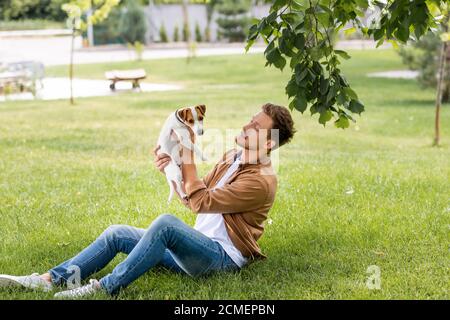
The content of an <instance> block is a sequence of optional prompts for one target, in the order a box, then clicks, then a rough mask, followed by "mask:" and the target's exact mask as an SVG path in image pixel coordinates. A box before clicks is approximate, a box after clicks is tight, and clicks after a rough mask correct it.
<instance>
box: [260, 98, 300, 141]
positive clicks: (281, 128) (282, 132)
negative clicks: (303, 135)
mask: <svg viewBox="0 0 450 320" xmlns="http://www.w3.org/2000/svg"><path fill="white" fill-rule="evenodd" d="M262 110H263V111H264V113H265V114H267V115H268V116H269V117H270V118H271V119H272V121H273V127H272V129H278V141H275V143H276V145H275V146H274V148H273V149H276V148H278V147H280V146H282V145H284V144H286V143H289V142H290V141H291V139H292V137H293V136H294V133H295V132H296V130H295V128H294V121H293V120H292V116H291V112H290V111H289V110H288V109H287V108H286V107H282V106H278V105H276V104H272V103H266V104H264V105H263V106H262ZM269 137H270V131H269Z"/></svg>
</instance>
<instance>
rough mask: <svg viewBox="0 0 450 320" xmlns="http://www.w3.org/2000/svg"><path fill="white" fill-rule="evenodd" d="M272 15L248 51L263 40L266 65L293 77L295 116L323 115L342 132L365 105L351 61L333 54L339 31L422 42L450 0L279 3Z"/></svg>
mask: <svg viewBox="0 0 450 320" xmlns="http://www.w3.org/2000/svg"><path fill="white" fill-rule="evenodd" d="M269 2H270V3H271V7H270V11H269V15H267V16H265V17H263V18H261V19H255V20H254V21H253V22H254V23H253V24H252V26H251V27H250V30H249V34H248V38H247V47H246V49H247V50H248V49H249V48H250V47H251V46H252V45H253V43H254V42H255V41H256V40H257V39H258V38H260V37H261V38H262V39H264V41H265V42H266V44H267V48H266V50H265V51H264V54H265V58H266V60H267V62H266V66H267V65H273V66H275V68H278V69H280V70H283V69H284V68H285V67H286V66H287V67H288V68H290V70H291V72H292V76H291V79H290V80H289V82H288V83H287V85H286V94H287V95H288V96H289V98H290V100H291V101H290V104H289V107H290V109H291V110H298V111H300V112H301V113H303V112H304V111H305V110H307V109H308V108H309V110H310V112H311V114H312V115H313V114H316V113H317V114H319V123H321V124H323V125H325V124H326V123H327V122H328V121H331V120H333V119H334V123H335V125H336V126H337V127H338V128H346V127H348V126H349V124H350V121H355V120H354V118H353V114H361V112H363V111H364V104H363V103H362V102H361V101H360V99H359V98H358V95H357V93H356V92H355V91H354V90H353V89H352V88H351V86H350V84H349V82H348V81H347V80H346V78H345V76H344V75H343V73H342V71H341V70H340V64H341V61H342V59H349V58H350V56H349V55H348V53H347V52H345V51H343V50H336V49H335V48H334V43H333V38H334V37H335V35H336V33H337V32H338V31H339V30H344V32H347V33H350V32H353V31H355V30H360V31H361V32H362V34H363V35H364V36H365V37H367V38H371V39H373V40H375V41H377V46H379V45H381V44H382V43H383V42H384V41H390V42H391V43H393V45H397V43H407V42H408V41H409V40H418V39H419V38H420V37H421V36H422V35H424V34H425V33H427V32H428V31H436V29H437V28H438V26H439V25H440V24H441V23H442V21H444V16H445V15H446V14H448V6H449V0H384V1H379V0H275V1H269Z"/></svg>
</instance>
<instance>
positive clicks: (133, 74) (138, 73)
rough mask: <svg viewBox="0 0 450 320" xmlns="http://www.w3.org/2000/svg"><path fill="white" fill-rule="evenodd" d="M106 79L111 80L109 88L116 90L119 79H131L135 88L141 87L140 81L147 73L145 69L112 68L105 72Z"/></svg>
mask: <svg viewBox="0 0 450 320" xmlns="http://www.w3.org/2000/svg"><path fill="white" fill-rule="evenodd" d="M105 77H106V79H108V80H110V81H111V84H110V85H109V88H110V89H111V90H112V91H114V90H116V83H117V82H119V81H131V83H132V84H133V89H141V86H140V85H139V81H140V80H142V79H145V78H146V77H147V74H146V73H145V70H144V69H135V70H112V71H107V72H105Z"/></svg>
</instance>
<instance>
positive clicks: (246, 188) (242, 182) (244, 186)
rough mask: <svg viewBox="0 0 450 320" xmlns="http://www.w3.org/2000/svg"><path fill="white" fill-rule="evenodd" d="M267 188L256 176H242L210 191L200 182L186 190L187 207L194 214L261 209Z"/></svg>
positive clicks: (197, 181)
mask: <svg viewBox="0 0 450 320" xmlns="http://www.w3.org/2000/svg"><path fill="white" fill-rule="evenodd" d="M268 192H269V186H268V185H267V182H266V181H265V180H264V179H263V178H262V177H258V176H254V175H252V176H242V177H238V178H237V179H236V180H234V181H233V182H231V183H229V184H225V185H224V186H223V187H222V188H217V189H214V190H212V189H210V188H208V187H206V185H205V183H204V182H203V181H202V180H196V181H194V182H193V183H192V184H190V185H189V186H188V187H187V188H186V193H187V195H188V201H189V207H190V208H191V209H192V211H194V212H195V213H221V214H222V213H235V212H244V211H251V210H254V209H257V208H259V207H261V205H262V204H264V202H265V201H266V199H267V196H268Z"/></svg>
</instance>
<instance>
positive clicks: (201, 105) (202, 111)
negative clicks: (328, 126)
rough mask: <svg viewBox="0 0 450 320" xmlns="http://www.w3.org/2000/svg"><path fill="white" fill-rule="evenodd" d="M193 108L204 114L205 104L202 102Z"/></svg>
mask: <svg viewBox="0 0 450 320" xmlns="http://www.w3.org/2000/svg"><path fill="white" fill-rule="evenodd" d="M195 109H196V110H197V112H198V113H199V114H201V115H202V116H205V113H206V106H205V105H204V104H199V105H198V106H195Z"/></svg>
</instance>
